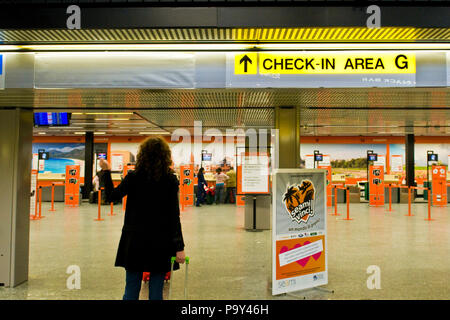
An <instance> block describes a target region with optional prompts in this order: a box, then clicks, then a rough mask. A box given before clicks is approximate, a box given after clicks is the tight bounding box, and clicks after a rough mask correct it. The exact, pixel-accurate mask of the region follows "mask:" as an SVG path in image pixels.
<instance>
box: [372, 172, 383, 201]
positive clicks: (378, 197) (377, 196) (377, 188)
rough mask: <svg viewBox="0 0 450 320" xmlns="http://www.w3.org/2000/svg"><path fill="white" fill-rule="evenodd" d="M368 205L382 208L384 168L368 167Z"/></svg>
mask: <svg viewBox="0 0 450 320" xmlns="http://www.w3.org/2000/svg"><path fill="white" fill-rule="evenodd" d="M369 205H371V206H384V166H369Z"/></svg>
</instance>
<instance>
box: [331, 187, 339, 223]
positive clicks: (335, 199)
mask: <svg viewBox="0 0 450 320" xmlns="http://www.w3.org/2000/svg"><path fill="white" fill-rule="evenodd" d="M333 187H334V214H333V213H332V214H331V215H332V216H340V214H339V213H337V186H336V185H334V186H333Z"/></svg>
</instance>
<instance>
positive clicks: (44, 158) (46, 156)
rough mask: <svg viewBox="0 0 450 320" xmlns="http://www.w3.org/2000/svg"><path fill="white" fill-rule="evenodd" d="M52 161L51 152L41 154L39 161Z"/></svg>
mask: <svg viewBox="0 0 450 320" xmlns="http://www.w3.org/2000/svg"><path fill="white" fill-rule="evenodd" d="M48 159H50V152H39V160H48Z"/></svg>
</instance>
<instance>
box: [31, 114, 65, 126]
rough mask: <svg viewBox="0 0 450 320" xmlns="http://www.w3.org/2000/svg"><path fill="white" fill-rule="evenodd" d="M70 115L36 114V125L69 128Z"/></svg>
mask: <svg viewBox="0 0 450 320" xmlns="http://www.w3.org/2000/svg"><path fill="white" fill-rule="evenodd" d="M69 119H70V113H67V112H35V113H34V125H35V126H37V127H40V126H68V125H70V124H69Z"/></svg>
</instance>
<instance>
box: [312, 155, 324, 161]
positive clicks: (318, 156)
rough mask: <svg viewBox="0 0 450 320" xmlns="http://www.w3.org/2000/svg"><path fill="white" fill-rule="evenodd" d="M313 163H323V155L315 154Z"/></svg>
mask: <svg viewBox="0 0 450 320" xmlns="http://www.w3.org/2000/svg"><path fill="white" fill-rule="evenodd" d="M314 161H323V155H322V154H315V155H314Z"/></svg>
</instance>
